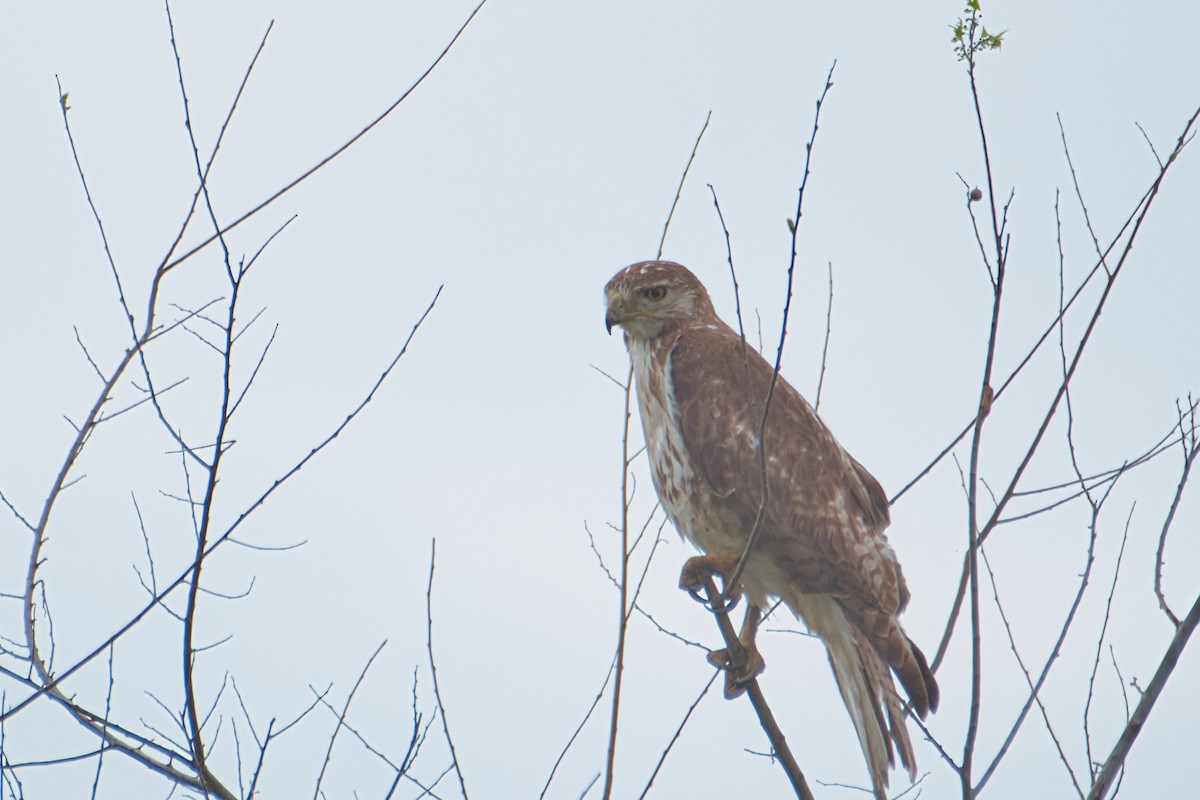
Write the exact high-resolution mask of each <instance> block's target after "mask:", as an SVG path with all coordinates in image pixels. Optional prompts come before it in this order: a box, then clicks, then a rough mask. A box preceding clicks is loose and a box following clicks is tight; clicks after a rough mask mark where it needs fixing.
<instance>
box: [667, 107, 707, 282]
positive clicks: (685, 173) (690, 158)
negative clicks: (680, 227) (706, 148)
mask: <svg viewBox="0 0 1200 800" xmlns="http://www.w3.org/2000/svg"><path fill="white" fill-rule="evenodd" d="M711 120H712V111H711V110H710V111H709V112H708V116H706V117H705V118H704V126H703V127H702V128H700V134H699V135H698V136H697V137H696V143H695V144H694V145H692V154H691V155H690V156H688V160H687V165H686V166H685V167H684V168H683V174H682V175H680V176H679V185H678V187H676V189H675V199H674V200H672V201H671V210H670V211H668V212H667V221H666V222H665V223H663V232H662V238H660V239H659V240H658V255H657V256H656V258H662V254H663V246H664V245H666V243H667V231H668V230H670V229H671V218H672V217H674V216H675V207H676V206H677V205H679V196H680V195H681V194H683V184H684V183H686V182H687V176H688V172H689V171H690V170H691V169H692V162H693V161H695V160H696V151H697V150H699V149H700V140H702V139H703V138H704V132H705V131H707V130H708V123H709V122H710V121H711Z"/></svg>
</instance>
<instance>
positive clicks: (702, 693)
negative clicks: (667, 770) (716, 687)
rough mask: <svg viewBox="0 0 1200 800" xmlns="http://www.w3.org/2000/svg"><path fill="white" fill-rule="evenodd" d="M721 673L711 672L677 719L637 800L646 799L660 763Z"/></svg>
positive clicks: (661, 763)
mask: <svg viewBox="0 0 1200 800" xmlns="http://www.w3.org/2000/svg"><path fill="white" fill-rule="evenodd" d="M721 673H722V671H721V670H716V671H715V672H713V674H712V677H710V678H709V679H708V683H706V684H704V688H703V689H701V690H700V694H698V695H696V699H695V701H694V702H693V703H692V704H691V705H690V706H688V710H687V713H686V714H684V715H683V719H681V720H680V721H679V727H677V728H676V729H675V733H674V734H673V735H672V736H671V741H669V742H667V746H666V747H665V748H663V751H662V755H661V756H659V757H658V763H657V764H655V765H654V772H652V773H650V779H649V780H647V781H646V788H645V789H642V793H641V794H640V795H638V800H646V795H647V794H649V792H650V787H651V786H653V785H654V779H655V778H657V777H658V771H659V770H661V769H662V765H663V764H664V763H666V760H667V756H668V755H669V754H670V753H671V748H672V747H674V746H675V743H676V742H677V741H679V736H680V734H682V733H683V728H684V726H685V725H687V723H688V720H689V719H691V718H692V712H693V711H695V710H696V707H697V706H699V705H700V701H701V700H703V699H704V696H705V695H706V694H708V690H709V689H711V688H712V685H713V684H714V683H715V682H716V680H717V677H718V676H720V675H721Z"/></svg>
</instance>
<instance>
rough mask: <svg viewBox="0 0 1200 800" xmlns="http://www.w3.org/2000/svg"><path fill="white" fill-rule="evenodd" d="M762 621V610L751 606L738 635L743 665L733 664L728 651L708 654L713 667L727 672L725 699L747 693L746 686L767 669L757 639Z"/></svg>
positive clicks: (747, 609) (715, 651)
mask: <svg viewBox="0 0 1200 800" xmlns="http://www.w3.org/2000/svg"><path fill="white" fill-rule="evenodd" d="M761 619H762V609H761V608H759V607H758V606H756V605H753V604H751V605H750V606H748V607H747V608H746V619H745V621H744V622H742V632H741V633H739V634H738V637H737V638H738V644H740V645H741V649H742V653H741V655H742V657H743V660H742V663H741V665H740V666H736V665H735V664H734V663H733V654H732V653H731V652H730V651H729V650H728V649H724V650H714V651H713V652H711V653H709V654H708V661H709V663H710V664H712V665H713V666H715V667H717V668H719V669H723V670H725V697H726V699H729V700H732V699H733V698H735V697H738V696H740V695H741V694H742V693H743V692H745V691H746V684H748V683H750V681H752V680H754V679H755V678H757V677H758V676H759V675H761V674H762V673H763V670H765V669H766V668H767V662H766V661H764V660H763V657H762V654H761V653H759V652H758V645H757V644H755V641H754V640H755V637H756V636H758V623H759V621H760V620H761Z"/></svg>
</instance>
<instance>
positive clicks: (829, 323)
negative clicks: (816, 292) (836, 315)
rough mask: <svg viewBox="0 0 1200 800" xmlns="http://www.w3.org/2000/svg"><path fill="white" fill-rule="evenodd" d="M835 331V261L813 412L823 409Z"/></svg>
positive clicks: (831, 272) (831, 273) (830, 275)
mask: <svg viewBox="0 0 1200 800" xmlns="http://www.w3.org/2000/svg"><path fill="white" fill-rule="evenodd" d="M832 331H833V262H832V261H830V262H829V304H828V305H827V306H826V307H825V344H823V345H822V346H821V376H820V377H819V378H817V399H816V402H815V403H813V413H814V414H815V413H818V412H819V411H820V410H821V390H822V389H823V388H824V387H825V365H826V364H827V363H828V361H829V336H830V334H831V333H832Z"/></svg>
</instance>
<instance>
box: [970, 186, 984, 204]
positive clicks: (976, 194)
mask: <svg viewBox="0 0 1200 800" xmlns="http://www.w3.org/2000/svg"><path fill="white" fill-rule="evenodd" d="M982 199H983V192H981V191H979V187H978V186H977V187H975V188H974V189H972V190H971V202H972V203H974V202H977V201H979V200H982Z"/></svg>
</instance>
